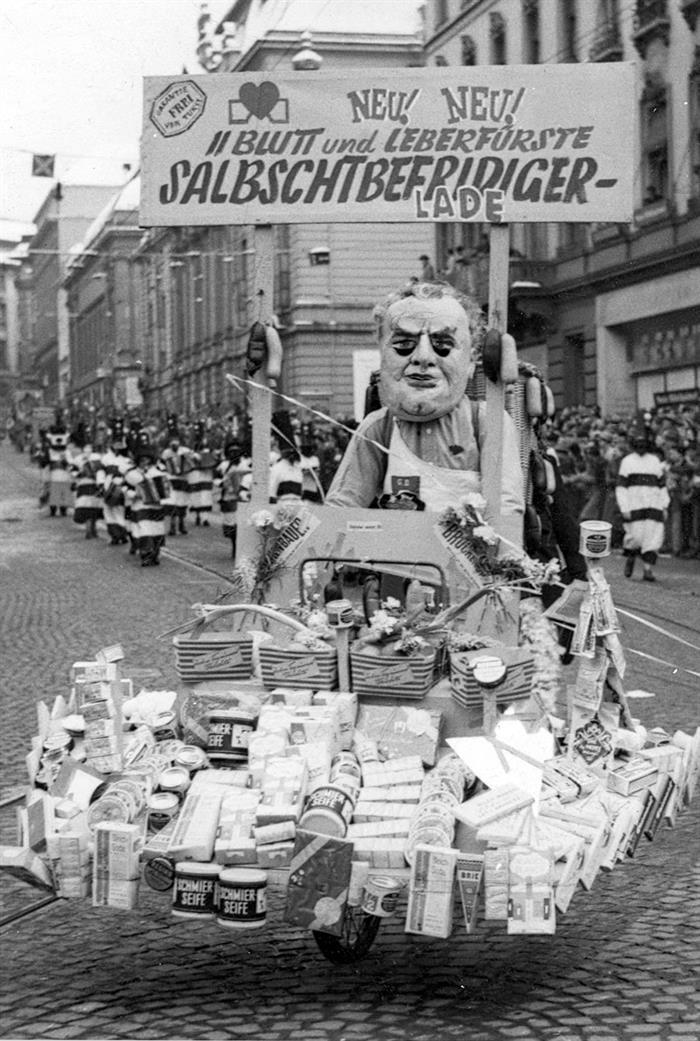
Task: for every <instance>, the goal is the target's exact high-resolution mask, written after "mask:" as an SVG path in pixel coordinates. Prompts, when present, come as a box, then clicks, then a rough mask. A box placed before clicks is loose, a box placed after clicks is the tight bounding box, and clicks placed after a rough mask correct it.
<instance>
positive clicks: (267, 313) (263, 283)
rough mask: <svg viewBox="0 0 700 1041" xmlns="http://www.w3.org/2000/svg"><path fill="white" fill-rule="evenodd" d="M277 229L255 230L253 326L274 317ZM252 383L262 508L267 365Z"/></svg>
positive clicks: (254, 491) (266, 478)
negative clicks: (274, 241)
mask: <svg viewBox="0 0 700 1041" xmlns="http://www.w3.org/2000/svg"><path fill="white" fill-rule="evenodd" d="M273 233H274V232H273V227H272V225H271V224H261V225H259V226H258V227H256V229H255V238H254V241H255V276H254V279H253V298H252V304H251V311H252V313H251V316H250V324H251V326H252V324H253V322H263V323H264V322H268V321H271V320H272V314H273V292H274V268H273ZM252 380H253V382H254V383H255V384H257V386H253V387H251V390H250V411H251V419H252V423H253V481H252V486H251V494H250V502H251V505H252V506H253V507H254V508H256V509H260V507H261V506H266V505H267V504H268V503H269V501H270V429H271V426H272V395H271V394H270V391H269V390H268V389H267V377H266V375H265V363H264V364H263V366H262V368H261V369H259V370H258V371H257V372H256V373H255V375H254V376H253V377H252Z"/></svg>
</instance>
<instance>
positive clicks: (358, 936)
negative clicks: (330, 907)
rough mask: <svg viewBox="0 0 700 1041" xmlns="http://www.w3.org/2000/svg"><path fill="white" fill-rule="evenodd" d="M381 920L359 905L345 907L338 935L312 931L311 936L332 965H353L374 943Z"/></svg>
mask: <svg viewBox="0 0 700 1041" xmlns="http://www.w3.org/2000/svg"><path fill="white" fill-rule="evenodd" d="M381 924H382V920H381V918H380V917H379V916H378V915H374V914H367V913H366V912H365V911H363V910H362V909H361V908H359V907H347V908H346V909H345V915H344V917H343V931H342V933H341V934H340V936H332V935H331V934H330V933H320V932H314V933H313V938H314V940H315V941H316V943H317V944H318V948H319V950H320V951H321V954H322V955H323V957H324V958H327V959H328V961H330V962H333V964H334V965H353V964H354V963H355V962H358V961H361V960H362V959H363V958H364V957H365V955H366V954H367V952H368V951H369V949H370V947H371V946H372V944H373V943H374V941H375V939H376V936H377V933H378V932H379V926H380V925H381Z"/></svg>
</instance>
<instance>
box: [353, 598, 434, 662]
mask: <svg viewBox="0 0 700 1041" xmlns="http://www.w3.org/2000/svg"><path fill="white" fill-rule="evenodd" d="M358 644H359V645H361V644H375V645H379V646H380V647H382V646H388V645H389V644H391V645H392V646H391V651H392V653H395V654H405V655H411V654H425V653H426V652H428V651H431V650H433V648H432V647H431V645H430V643H429V642H428V641H427V640H425V639H424V638H423V637H422V636H421V635H420V632H419V631H418V630H416V629H413V628H412V627H411V625H410V622H409V620H408V616H407V615H406V612H405V611H404V610H403V608H402V606H401V603H400V602H399V601H398V600H395V599H394V598H393V597H387V599H386V600H383V601H382V604H381V607H380V608H379V609H378V610H377V611H375V612H374V613H373V614H372V616H371V617H370V620H369V628H368V630H367V632H366V633H365V634H364V636H362V637H361V638H360V640H359V641H358Z"/></svg>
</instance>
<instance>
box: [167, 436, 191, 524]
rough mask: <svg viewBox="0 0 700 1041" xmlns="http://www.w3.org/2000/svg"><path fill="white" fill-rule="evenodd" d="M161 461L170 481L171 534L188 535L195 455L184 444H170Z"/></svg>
mask: <svg viewBox="0 0 700 1041" xmlns="http://www.w3.org/2000/svg"><path fill="white" fill-rule="evenodd" d="M160 458H161V462H162V463H163V466H164V467H165V471H166V473H167V475H168V479H169V481H170V497H169V502H170V534H171V535H175V534H177V530H176V529H178V528H179V531H180V534H181V535H186V534H187V530H186V528H185V517H186V516H187V507H188V505H189V501H190V494H189V486H188V480H189V474H190V471H191V470H192V459H193V455H192V452H191V450H190V449H189V448H185V446H184V445H178V444H170V445H168V447H167V448H165V449H164V450H163V452H162V453H161V457H160Z"/></svg>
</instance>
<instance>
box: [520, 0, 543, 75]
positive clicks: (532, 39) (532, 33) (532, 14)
mask: <svg viewBox="0 0 700 1041" xmlns="http://www.w3.org/2000/svg"><path fill="white" fill-rule="evenodd" d="M523 35H524V38H525V55H524V57H525V62H526V64H528V65H537V64H538V63H539V60H540V5H539V0H523Z"/></svg>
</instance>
